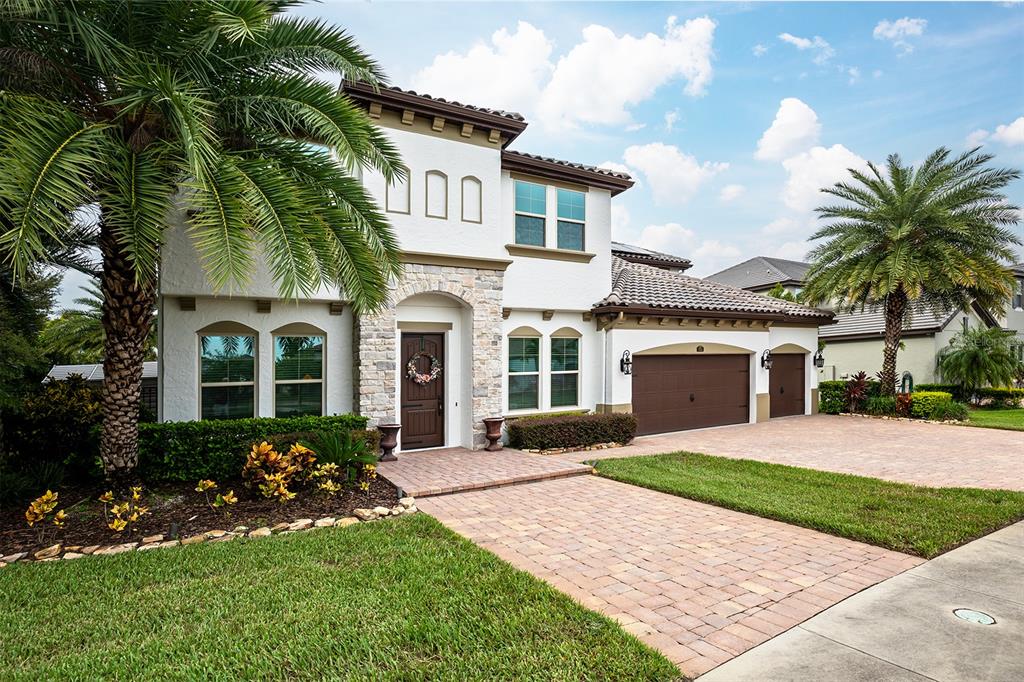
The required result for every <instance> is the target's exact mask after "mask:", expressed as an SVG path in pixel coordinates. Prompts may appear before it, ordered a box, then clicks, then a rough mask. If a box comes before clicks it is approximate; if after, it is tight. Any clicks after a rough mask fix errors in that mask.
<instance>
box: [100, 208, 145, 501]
mask: <svg viewBox="0 0 1024 682" xmlns="http://www.w3.org/2000/svg"><path fill="white" fill-rule="evenodd" d="M100 250H101V251H102V253H103V274H102V276H101V282H100V284H101V288H102V290H103V330H104V332H105V333H106V341H105V343H104V356H103V392H102V403H103V431H102V434H101V436H100V459H101V460H102V461H103V471H104V473H105V474H106V476H107V478H112V479H115V480H119V481H120V482H122V483H124V482H125V480H124V479H126V478H127V477H128V476H129V475H130V474H131V472H132V470H133V469H134V468H135V465H136V464H137V463H138V461H139V430H138V420H139V405H140V399H141V395H142V362H143V360H144V359H145V355H146V337H147V336H148V335H149V329H150V325H151V324H152V322H153V302H154V299H155V297H156V285H155V283H154V282H142V283H141V284H140V283H137V282H136V280H135V270H134V268H133V267H132V264H131V263H130V261H129V260H128V258H127V254H126V253H125V251H124V249H122V248H121V247H120V246H119V245H118V244H117V239H116V238H115V236H114V235H113V234H112V232H111V230H110V227H109V226H107V225H105V224H104V225H102V226H101V231H100Z"/></svg>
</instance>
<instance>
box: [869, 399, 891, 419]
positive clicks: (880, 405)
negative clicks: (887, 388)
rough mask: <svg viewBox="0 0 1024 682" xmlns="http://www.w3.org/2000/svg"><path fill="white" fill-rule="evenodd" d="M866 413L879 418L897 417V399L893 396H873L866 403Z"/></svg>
mask: <svg viewBox="0 0 1024 682" xmlns="http://www.w3.org/2000/svg"><path fill="white" fill-rule="evenodd" d="M864 413H865V414H873V415H877V416H885V417H894V416H896V398H895V397H893V396H880V395H879V396H872V397H870V398H867V399H866V400H865V401H864Z"/></svg>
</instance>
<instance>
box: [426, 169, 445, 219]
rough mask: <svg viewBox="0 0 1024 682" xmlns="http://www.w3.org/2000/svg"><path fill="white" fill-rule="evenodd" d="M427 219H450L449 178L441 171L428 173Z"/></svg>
mask: <svg viewBox="0 0 1024 682" xmlns="http://www.w3.org/2000/svg"><path fill="white" fill-rule="evenodd" d="M426 184H427V217H428V218H447V217H448V176H447V175H445V174H444V173H442V172H441V171H439V170H431V171H427V183H426Z"/></svg>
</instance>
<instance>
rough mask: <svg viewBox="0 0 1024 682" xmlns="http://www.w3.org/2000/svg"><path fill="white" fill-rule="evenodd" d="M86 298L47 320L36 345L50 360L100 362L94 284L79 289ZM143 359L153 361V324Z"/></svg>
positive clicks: (98, 296) (99, 303) (102, 337)
mask: <svg viewBox="0 0 1024 682" xmlns="http://www.w3.org/2000/svg"><path fill="white" fill-rule="evenodd" d="M82 289H84V290H85V293H86V295H85V296H81V297H79V298H76V299H75V300H74V303H75V305H76V306H78V307H76V308H65V309H64V310H62V311H61V313H60V316H59V317H55V318H53V319H52V320H48V321H47V322H46V325H45V326H44V327H43V330H42V332H41V333H40V335H39V343H40V344H41V345H42V348H43V350H45V351H46V354H47V356H48V357H49V358H50V360H51V361H53V362H54V363H57V364H71V365H78V364H84V363H93V362H102V361H103V347H104V345H105V342H106V333H105V332H104V331H103V293H102V292H101V291H100V290H99V286H98V284H97V283H96V282H90V283H89V284H88V285H87V286H84V287H82ZM145 359H146V360H156V325H155V324H154V325H152V326H151V327H150V330H149V337H148V338H147V339H146V354H145Z"/></svg>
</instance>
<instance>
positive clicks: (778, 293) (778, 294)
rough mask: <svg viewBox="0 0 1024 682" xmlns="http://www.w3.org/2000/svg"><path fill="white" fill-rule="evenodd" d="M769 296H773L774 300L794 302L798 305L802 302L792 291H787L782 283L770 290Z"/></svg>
mask: <svg viewBox="0 0 1024 682" xmlns="http://www.w3.org/2000/svg"><path fill="white" fill-rule="evenodd" d="M767 295H768V296H771V297H772V298H778V299H781V300H783V301H792V302H793V303H797V302H799V301H800V297H799V296H797V295H796V294H794V293H793V292H792V291H786V288H785V287H784V286H782V283H781V282H779V283H777V284H776V285H775V286H773V287H772V288H771V289H769V290H768V294H767Z"/></svg>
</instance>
